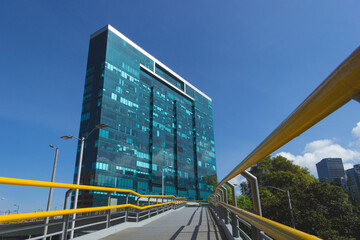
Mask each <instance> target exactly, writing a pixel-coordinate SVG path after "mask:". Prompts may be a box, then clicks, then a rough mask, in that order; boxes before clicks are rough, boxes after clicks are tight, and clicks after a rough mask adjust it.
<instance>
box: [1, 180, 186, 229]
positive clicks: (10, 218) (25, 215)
mask: <svg viewBox="0 0 360 240" xmlns="http://www.w3.org/2000/svg"><path fill="white" fill-rule="evenodd" d="M0 184H7V185H21V186H33V187H53V188H66V189H70V190H68V191H67V192H66V197H65V206H64V207H66V205H67V198H68V195H69V194H70V192H71V191H72V189H79V190H92V191H103V192H108V193H109V194H108V204H109V197H110V193H113V192H121V193H126V194H127V199H128V196H129V195H130V194H132V195H135V196H138V197H139V198H140V197H148V198H151V197H155V198H159V197H165V198H171V199H175V200H182V201H168V202H166V203H160V204H157V203H156V204H153V205H147V206H142V207H141V206H138V204H137V205H133V204H128V200H127V202H126V204H121V205H114V206H102V207H90V208H80V209H64V210H57V211H46V212H36V213H21V214H11V215H2V216H0V222H8V221H14V220H22V219H30V218H43V217H53V216H59V215H69V214H74V213H86V212H96V211H107V210H109V211H110V210H111V209H116V208H126V209H127V208H134V209H138V210H143V209H149V208H153V207H159V206H162V207H164V206H165V205H171V204H182V203H184V200H186V198H184V197H175V196H174V195H164V196H163V195H143V194H139V193H137V192H135V191H133V190H130V189H118V188H109V187H97V186H88V185H77V184H68V183H54V182H43V181H35V180H26V179H17V178H5V177H0ZM108 214H109V215H110V212H108ZM109 217H110V216H108V218H109ZM125 217H127V214H126V216H125ZM108 221H109V219H108ZM64 222H65V224H64V225H65V228H66V227H67V221H64Z"/></svg>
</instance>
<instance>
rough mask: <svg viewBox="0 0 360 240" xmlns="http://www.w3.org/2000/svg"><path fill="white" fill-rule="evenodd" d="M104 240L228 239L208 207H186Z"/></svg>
mask: <svg viewBox="0 0 360 240" xmlns="http://www.w3.org/2000/svg"><path fill="white" fill-rule="evenodd" d="M102 239H103V240H117V239H134V240H142V239H144V240H151V239H154V240H162V239H170V240H175V239H176V240H189V239H191V240H195V239H199V240H202V239H204V240H205V239H206V240H213V239H214V240H221V239H226V237H225V234H224V233H223V231H222V229H221V228H219V227H218V226H217V225H216V222H215V220H214V219H213V216H212V215H211V213H210V211H209V210H208V208H207V207H204V206H198V207H186V208H183V209H181V210H180V211H176V212H173V213H170V214H168V215H166V216H164V217H162V218H160V219H158V220H155V221H153V222H151V223H148V224H146V225H144V226H143V227H138V228H136V227H134V228H128V229H125V230H123V231H121V232H118V233H115V234H112V235H109V236H107V237H105V238H102Z"/></svg>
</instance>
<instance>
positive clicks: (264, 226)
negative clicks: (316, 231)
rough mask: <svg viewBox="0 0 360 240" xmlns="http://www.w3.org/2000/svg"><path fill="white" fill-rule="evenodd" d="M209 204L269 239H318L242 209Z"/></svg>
mask: <svg viewBox="0 0 360 240" xmlns="http://www.w3.org/2000/svg"><path fill="white" fill-rule="evenodd" d="M210 202H211V203H212V204H214V205H215V206H217V207H220V208H223V209H226V210H228V211H230V212H232V213H234V214H235V215H237V216H238V217H240V218H241V219H243V220H245V221H246V222H247V223H249V224H251V226H254V227H256V228H258V229H260V230H262V231H264V232H265V233H266V234H268V235H269V236H270V237H272V238H274V239H280V240H288V239H294V240H300V239H302V240H303V239H307V240H319V239H320V238H318V237H316V236H313V235H310V234H307V233H304V232H301V231H299V230H296V229H294V228H291V227H288V226H286V225H283V224H281V223H278V222H275V221H272V220H270V219H267V218H264V217H261V216H259V215H257V214H254V213H251V212H248V211H245V210H243V209H239V208H237V207H234V206H232V205H230V204H227V203H224V202H215V201H213V200H210ZM220 211H223V210H220Z"/></svg>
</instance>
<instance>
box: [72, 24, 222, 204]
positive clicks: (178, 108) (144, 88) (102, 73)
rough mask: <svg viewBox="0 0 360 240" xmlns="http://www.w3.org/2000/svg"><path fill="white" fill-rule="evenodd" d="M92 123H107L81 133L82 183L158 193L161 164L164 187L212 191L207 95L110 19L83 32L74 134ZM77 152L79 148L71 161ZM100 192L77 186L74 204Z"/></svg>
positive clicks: (98, 199) (195, 194) (91, 200)
mask: <svg viewBox="0 0 360 240" xmlns="http://www.w3.org/2000/svg"><path fill="white" fill-rule="evenodd" d="M99 123H102V124H107V125H109V126H110V127H107V128H104V129H101V130H96V131H94V132H93V133H92V134H91V135H90V136H89V137H88V138H87V140H86V142H85V150H84V158H83V165H82V173H81V184H88V185H96V186H107V187H115V188H126V189H132V190H134V191H137V192H139V193H143V194H161V186H162V185H161V182H162V179H161V177H162V171H163V169H165V171H164V173H165V174H164V175H165V178H164V179H165V184H164V185H165V194H172V195H177V196H184V197H187V198H190V199H206V198H207V196H208V195H209V194H211V193H212V192H213V190H214V189H213V186H212V185H210V184H209V178H210V177H211V176H216V163H215V143H214V132H213V119H212V102H211V99H210V98H209V97H208V96H207V95H205V94H204V93H202V92H201V91H200V90H198V89H197V88H196V87H194V86H193V85H191V84H190V83H189V82H187V81H186V80H184V79H183V78H182V77H180V76H179V75H178V74H176V73H175V72H173V71H172V70H170V69H169V68H168V67H167V66H165V65H164V64H162V63H161V62H159V61H158V60H157V59H155V58H154V57H153V56H151V55H150V54H148V53H147V52H146V51H144V50H143V49H141V48H140V47H139V46H137V45H136V44H135V43H133V42H132V41H131V40H129V39H128V38H126V37H125V36H124V35H122V34H121V33H120V32H118V31H117V30H116V29H114V28H113V27H111V26H110V25H108V26H106V27H104V28H102V29H100V30H99V31H97V32H95V33H94V34H92V35H91V38H90V46H89V55H88V63H87V70H86V80H85V90H84V98H83V105H82V114H81V124H80V133H79V136H80V137H82V136H85V137H86V136H87V135H88V134H89V132H90V131H91V130H92V129H93V128H94V127H95V126H96V125H97V124H99ZM78 149H80V145H79V146H78ZM78 159H79V150H78V156H77V163H76V166H77V165H78ZM168 166H171V168H167V167H168ZM76 173H77V168H76V169H75V179H76V177H77V176H76ZM123 197H124V196H122V195H121V194H119V195H114V196H112V198H114V199H116V200H117V202H118V203H120V202H121V199H122V198H123ZM105 199H106V193H102V192H93V191H82V192H81V194H80V196H79V203H78V204H79V206H99V205H105V204H106V202H105Z"/></svg>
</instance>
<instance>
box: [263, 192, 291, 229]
mask: <svg viewBox="0 0 360 240" xmlns="http://www.w3.org/2000/svg"><path fill="white" fill-rule="evenodd" d="M265 187H267V188H273V189H276V190H279V191H281V192H284V193H286V197H287V199H288V202H289V210H290V217H291V225H292V227H293V228H295V218H294V213H293V209H292V205H291V198H290V192H289V190H283V189H280V188H277V187H273V186H265Z"/></svg>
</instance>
